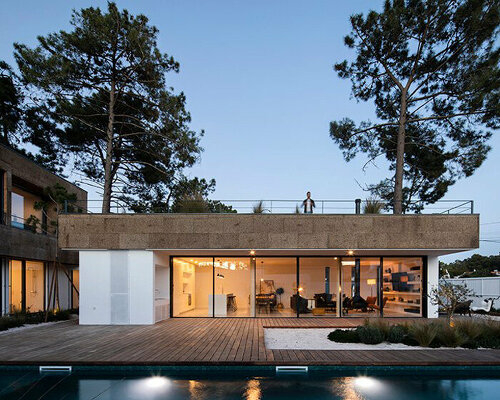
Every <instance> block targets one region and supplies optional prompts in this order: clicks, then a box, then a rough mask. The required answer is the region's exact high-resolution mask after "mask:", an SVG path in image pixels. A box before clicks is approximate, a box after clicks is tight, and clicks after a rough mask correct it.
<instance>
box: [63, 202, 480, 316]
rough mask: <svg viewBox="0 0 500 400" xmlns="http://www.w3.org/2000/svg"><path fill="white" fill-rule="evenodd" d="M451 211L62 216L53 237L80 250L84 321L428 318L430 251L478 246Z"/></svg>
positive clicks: (433, 274)
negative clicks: (196, 318)
mask: <svg viewBox="0 0 500 400" xmlns="http://www.w3.org/2000/svg"><path fill="white" fill-rule="evenodd" d="M353 204H354V203H353ZM451 212H452V211H451ZM451 212H450V213H449V214H448V213H447V214H428V215H425V214H414V215H389V214H379V215H374V214H371V215H370V214H271V213H268V214H245V213H237V214H229V213H228V214H216V213H213V214H175V213H169V214H64V215H60V217H59V227H60V235H59V245H60V247H61V248H63V249H66V250H72V251H79V253H80V323H81V324H154V323H155V322H158V321H161V320H163V319H166V318H170V317H172V318H190V317H211V318H217V317H218V318H230V317H269V318H275V317H276V318H279V317H293V318H297V317H301V318H302V317H304V318H315V317H317V316H323V317H325V316H331V317H353V316H354V317H437V307H436V306H435V305H434V304H432V303H431V302H430V300H429V298H428V296H427V293H428V292H429V291H430V290H431V288H432V287H434V286H436V285H437V284H438V257H439V256H440V255H444V254H451V253H456V252H460V251H465V250H470V249H474V248H477V247H478V245H479V216H478V215H477V214H473V213H472V210H470V213H469V214H455V215H454V214H452V213H451Z"/></svg>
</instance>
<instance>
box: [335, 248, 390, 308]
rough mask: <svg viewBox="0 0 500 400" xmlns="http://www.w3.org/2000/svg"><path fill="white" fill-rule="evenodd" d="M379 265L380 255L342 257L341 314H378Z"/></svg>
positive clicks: (379, 302) (379, 301)
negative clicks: (373, 256)
mask: <svg viewBox="0 0 500 400" xmlns="http://www.w3.org/2000/svg"><path fill="white" fill-rule="evenodd" d="M380 265H381V264H380V257H375V258H364V257H363V258H351V257H348V258H342V316H344V317H379V316H380V314H381V308H382V306H383V302H381V300H380V292H379V288H380V284H379V279H378V273H379V272H378V271H379V268H380Z"/></svg>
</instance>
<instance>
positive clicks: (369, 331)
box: [357, 324, 384, 344]
mask: <svg viewBox="0 0 500 400" xmlns="http://www.w3.org/2000/svg"><path fill="white" fill-rule="evenodd" d="M357 332H358V336H359V339H360V340H361V342H362V343H365V344H378V343H382V342H383V341H384V334H383V332H382V331H381V330H380V328H378V327H377V326H375V325H371V324H369V325H363V326H360V327H359V328H358V329H357Z"/></svg>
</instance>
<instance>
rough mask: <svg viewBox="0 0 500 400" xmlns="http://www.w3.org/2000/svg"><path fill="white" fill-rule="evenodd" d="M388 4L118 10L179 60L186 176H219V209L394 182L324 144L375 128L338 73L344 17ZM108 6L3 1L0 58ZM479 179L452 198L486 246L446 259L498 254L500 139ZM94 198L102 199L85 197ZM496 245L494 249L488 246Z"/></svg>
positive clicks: (184, 0)
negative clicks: (80, 14) (365, 125)
mask: <svg viewBox="0 0 500 400" xmlns="http://www.w3.org/2000/svg"><path fill="white" fill-rule="evenodd" d="M382 3H383V2H382V1H375V0H355V1H332V0H324V1H323V0H316V1H313V2H305V1H292V0H274V1H269V0H267V1H265V0H260V1H239V0H232V1H222V0H218V1H206V0H197V1H195V0H175V1H174V0H156V1H153V0H141V1H132V0H130V1H121V0H119V1H117V4H118V6H119V7H120V8H126V9H127V10H129V11H130V12H131V13H132V14H139V13H142V14H145V15H146V16H147V17H148V18H149V19H150V22H151V24H153V25H155V26H156V27H157V28H158V29H159V37H158V45H159V48H160V49H161V51H163V52H166V53H168V54H169V55H172V56H173V57H174V58H175V59H176V60H177V61H179V62H180V65H181V68H180V73H179V74H177V75H175V74H173V75H170V76H168V77H167V82H168V84H169V85H170V86H173V87H174V89H175V90H176V91H182V92H184V93H185V95H186V97H187V109H188V110H189V111H190V112H191V116H192V124H191V127H192V129H193V130H195V131H201V130H204V131H205V135H204V137H203V139H202V141H201V144H202V147H203V148H204V152H203V153H202V155H201V160H200V162H199V163H198V164H197V165H196V166H195V167H194V168H192V169H190V170H189V171H187V173H188V175H190V176H199V177H205V178H215V179H216V181H217V187H216V191H215V193H214V194H213V195H212V196H211V197H212V198H214V199H302V198H303V197H304V194H305V192H306V191H308V190H310V191H311V192H312V197H313V198H314V199H355V198H358V197H359V198H366V197H367V193H366V192H364V191H363V190H362V188H361V186H363V185H366V184H371V183H377V182H378V181H379V180H381V179H383V178H385V177H388V176H390V172H389V171H388V170H387V165H386V164H385V163H384V162H383V161H382V162H378V163H377V165H376V166H370V167H369V168H368V170H366V171H363V165H364V164H365V163H366V161H367V159H366V157H364V156H362V155H361V156H359V157H357V158H356V159H355V160H353V161H351V162H349V163H347V162H345V161H344V159H343V157H342V153H341V151H340V150H339V149H338V147H337V146H336V144H335V143H334V142H333V141H332V140H331V139H330V137H329V122H330V121H332V120H339V119H342V118H344V117H349V118H352V119H354V120H355V121H361V120H365V119H372V120H373V119H374V118H375V115H374V106H373V104H372V103H371V102H368V103H363V102H361V103H360V102H357V101H356V100H355V99H353V98H352V96H351V91H350V82H349V81H345V80H342V79H340V78H339V77H338V76H337V75H336V73H335V72H334V71H333V64H335V63H336V62H339V61H342V60H344V59H346V58H347V59H352V58H353V56H354V52H353V51H351V50H349V49H347V48H346V47H345V46H344V44H343V37H344V36H345V35H346V34H348V33H349V32H350V25H349V16H350V15H352V14H354V13H366V12H367V11H368V10H370V9H373V8H375V9H377V8H380V7H381V5H382ZM88 6H100V7H102V8H106V2H105V1H90V0H87V1H83V0H75V1H67V0H45V1H39V0H23V1H2V2H0V15H3V16H7V17H6V18H2V24H1V25H0V59H2V60H4V61H6V62H8V63H9V64H11V65H15V62H14V59H13V56H12V51H13V46H12V44H13V43H14V42H19V43H24V44H27V45H28V46H35V45H36V43H37V41H36V37H37V35H46V34H48V33H51V32H55V31H59V30H68V29H70V24H69V21H70V16H71V11H72V9H73V8H75V9H79V8H82V7H88ZM490 145H491V146H492V147H493V150H492V151H491V152H490V153H489V155H488V159H487V160H486V162H485V163H484V164H483V165H482V166H481V168H480V169H478V170H477V171H476V172H475V173H474V175H473V176H472V177H469V178H467V179H463V180H461V181H459V182H458V183H456V184H455V185H454V186H453V187H452V188H451V189H450V190H449V192H448V194H447V195H446V196H445V199H448V200H457V199H460V200H461V199H467V200H468V199H472V200H474V208H475V211H476V212H477V213H479V214H480V223H481V228H480V238H481V247H480V249H479V250H475V251H472V252H465V253H460V254H458V255H450V256H446V257H443V258H442V259H443V260H444V261H452V260H454V259H456V258H460V259H462V258H465V257H467V256H469V255H470V254H473V253H476V252H478V253H480V254H484V255H491V254H499V252H500V243H498V242H500V204H499V200H500V196H499V195H500V188H499V173H498V165H499V161H500V136H499V135H498V132H497V133H495V134H494V135H493V138H492V140H491V141H490ZM89 192H90V195H89V198H94V199H95V198H96V196H95V195H94V194H93V192H92V191H89ZM488 240H494V241H495V240H496V241H497V243H494V242H488Z"/></svg>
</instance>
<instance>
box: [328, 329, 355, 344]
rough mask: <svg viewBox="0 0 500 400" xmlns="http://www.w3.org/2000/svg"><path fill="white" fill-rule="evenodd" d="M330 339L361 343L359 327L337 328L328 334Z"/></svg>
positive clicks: (340, 341)
mask: <svg viewBox="0 0 500 400" xmlns="http://www.w3.org/2000/svg"><path fill="white" fill-rule="evenodd" d="M328 339H329V340H331V341H332V342H338V343H360V342H361V340H360V338H359V335H358V331H357V329H335V330H334V331H332V332H330V333H329V334H328Z"/></svg>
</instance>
